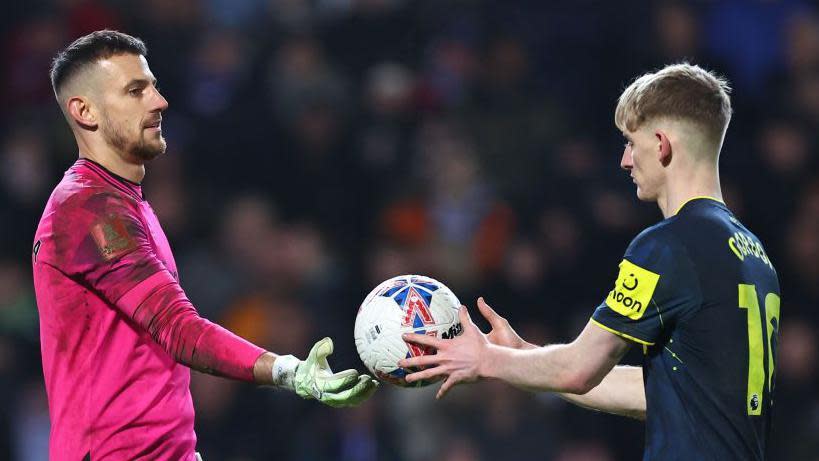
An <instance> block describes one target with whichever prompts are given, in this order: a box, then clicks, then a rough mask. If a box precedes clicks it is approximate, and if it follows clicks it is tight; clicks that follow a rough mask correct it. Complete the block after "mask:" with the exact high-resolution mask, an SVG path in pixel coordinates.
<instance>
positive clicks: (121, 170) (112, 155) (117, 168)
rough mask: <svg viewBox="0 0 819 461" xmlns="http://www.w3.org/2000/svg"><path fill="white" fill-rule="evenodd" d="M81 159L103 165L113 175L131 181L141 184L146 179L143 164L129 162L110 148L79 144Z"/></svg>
mask: <svg viewBox="0 0 819 461" xmlns="http://www.w3.org/2000/svg"><path fill="white" fill-rule="evenodd" d="M77 144H78V147H79V149H80V158H87V159H89V160H93V161H95V162H97V163H99V164H100V165H102V166H103V167H104V168H105V169H106V170H108V171H110V172H111V173H114V174H116V175H117V176H121V177H123V178H125V179H127V180H129V181H133V182H135V183H141V182H142V179H143V178H144V177H145V165H144V164H143V163H134V162H129V161H127V160H126V159H125V158H124V155H123V154H121V153H119V152H117V151H115V150H113V149H111V148H110V147H109V146H107V145H106V146H91V145H89V144H88V143H83V142H78V143H77Z"/></svg>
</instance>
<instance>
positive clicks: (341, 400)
mask: <svg viewBox="0 0 819 461" xmlns="http://www.w3.org/2000/svg"><path fill="white" fill-rule="evenodd" d="M116 305H117V307H119V308H120V309H121V310H122V311H123V312H125V313H127V314H129V315H130V317H131V318H132V319H133V320H134V321H135V322H136V323H137V324H139V325H140V326H141V327H143V328H145V330H147V331H148V332H149V333H150V335H151V337H152V338H153V339H154V341H156V342H157V343H159V344H160V345H161V346H162V348H163V349H165V351H167V352H168V353H169V354H170V355H171V356H172V357H173V358H174V359H175V360H176V361H178V362H180V363H183V364H185V365H187V366H189V367H191V368H194V369H196V370H199V371H202V372H205V373H210V374H214V375H218V376H224V377H227V378H232V379H237V380H241V381H254V382H256V383H257V384H264V385H275V386H279V387H283V388H285V389H289V390H292V391H295V392H296V393H297V394H298V395H299V396H301V397H303V398H314V399H316V400H319V401H321V402H322V403H325V404H327V405H331V406H350V405H357V404H359V403H361V402H363V401H364V400H365V399H366V398H367V397H369V396H370V395H371V394H372V392H373V391H374V390H375V388H376V386H377V382H376V381H375V380H373V379H372V378H371V377H370V376H368V375H359V374H358V372H357V371H355V370H344V371H342V372H339V373H333V372H332V370H331V369H330V366H329V364H328V363H327V356H329V355H330V354H332V352H333V343H332V341H331V340H330V339H329V338H325V339H323V340H321V341H319V342H318V343H316V345H315V346H313V349H312V350H311V351H310V355H309V356H308V357H307V360H305V361H301V360H299V359H297V358H295V357H293V356H292V355H284V356H279V355H276V354H273V353H270V352H266V351H265V350H264V349H262V348H260V347H258V346H256V345H254V344H252V343H250V342H248V341H246V340H244V339H242V338H240V337H238V336H236V335H234V334H233V333H231V332H230V331H228V330H226V329H225V328H222V327H221V326H219V325H217V324H215V323H211V322H209V321H208V320H206V319H204V318H202V317H200V316H199V314H198V313H197V311H196V309H195V308H194V307H193V305H192V304H191V302H190V301H189V300H188V298H187V296H185V293H184V291H183V290H182V288H181V287H180V286H179V284H178V283H177V282H176V280H175V279H173V277H171V275H170V273H168V272H167V271H160V272H157V273H155V274H154V275H152V276H150V277H148V278H147V279H146V280H145V281H144V282H142V283H140V284H139V285H137V287H135V288H134V289H132V290H130V291H129V292H127V293H126V294H125V295H123V296H122V297H121V298H120V299H119V300H118V302H117V303H116Z"/></svg>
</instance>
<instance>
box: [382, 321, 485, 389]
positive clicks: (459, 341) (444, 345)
mask: <svg viewBox="0 0 819 461" xmlns="http://www.w3.org/2000/svg"><path fill="white" fill-rule="evenodd" d="M458 316H459V317H460V319H461V325H463V329H464V330H463V333H462V334H461V335H460V336H456V337H455V338H452V339H438V338H433V337H431V336H427V335H419V334H413V333H407V334H405V335H404V336H403V338H404V340H405V341H409V342H412V343H415V344H418V345H421V346H430V347H433V348H435V349H436V350H437V353H436V354H435V355H422V356H418V357H412V358H409V359H403V360H400V361H399V362H398V366H400V367H403V368H408V367H428V368H426V369H424V370H421V371H418V372H415V373H411V374H409V375H407V376H406V380H407V382H410V383H411V382H415V381H418V380H422V379H435V378H438V377H446V380H445V381H444V384H443V385H441V388H440V389H439V390H438V394H437V395H436V396H435V398H438V399H440V398H441V397H443V396H444V395H445V394H446V393H447V392H448V391H449V390H450V389H451V388H452V386H454V385H456V384H458V383H461V382H473V381H476V380H477V379H478V378H480V377H481V365H483V363H482V358H483V357H485V356H486V354H485V353H484V352H485V351H486V349H487V348H488V347H489V341H488V340H487V337H486V335H484V334H483V333H482V332H481V330H479V329H478V327H477V326H476V325H475V324H474V323H473V322H472V319H471V318H470V317H469V312H467V310H466V307H464V306H461V309H460V310H459V311H458Z"/></svg>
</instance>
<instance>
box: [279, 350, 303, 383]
mask: <svg viewBox="0 0 819 461" xmlns="http://www.w3.org/2000/svg"><path fill="white" fill-rule="evenodd" d="M299 363H301V360H299V359H298V358H296V357H294V356H292V355H280V356H278V357H276V361H275V362H273V384H274V385H276V386H278V387H281V388H284V389H287V390H290V391H292V390H295V380H296V368H298V366H299Z"/></svg>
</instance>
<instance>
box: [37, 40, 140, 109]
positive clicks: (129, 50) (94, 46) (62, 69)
mask: <svg viewBox="0 0 819 461" xmlns="http://www.w3.org/2000/svg"><path fill="white" fill-rule="evenodd" d="M118 54H134V55H140V56H147V55H148V49H147V48H146V47H145V43H143V42H142V40H140V39H139V38H137V37H133V36H131V35H128V34H125V33H122V32H118V31H115V30H98V31H96V32H91V33H90V34H88V35H84V36H82V37H80V38H78V39H76V40H74V42H72V43H71V44H70V45H68V46H67V47H66V48H65V49H64V50H62V51H60V52H59V53H57V55H56V56H55V57H54V60H53V61H52V62H51V87H52V88H53V89H54V94H55V95H58V94H59V92H60V90H61V89H62V87H63V86H64V85H65V83H66V82H68V81H69V80H70V79H71V77H72V76H74V75H76V74H77V73H78V72H79V71H80V70H81V69H82V68H84V67H85V66H88V65H89V64H93V63H95V62H96V61H98V60H100V59H106V58H110V57H111V56H114V55H118Z"/></svg>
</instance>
